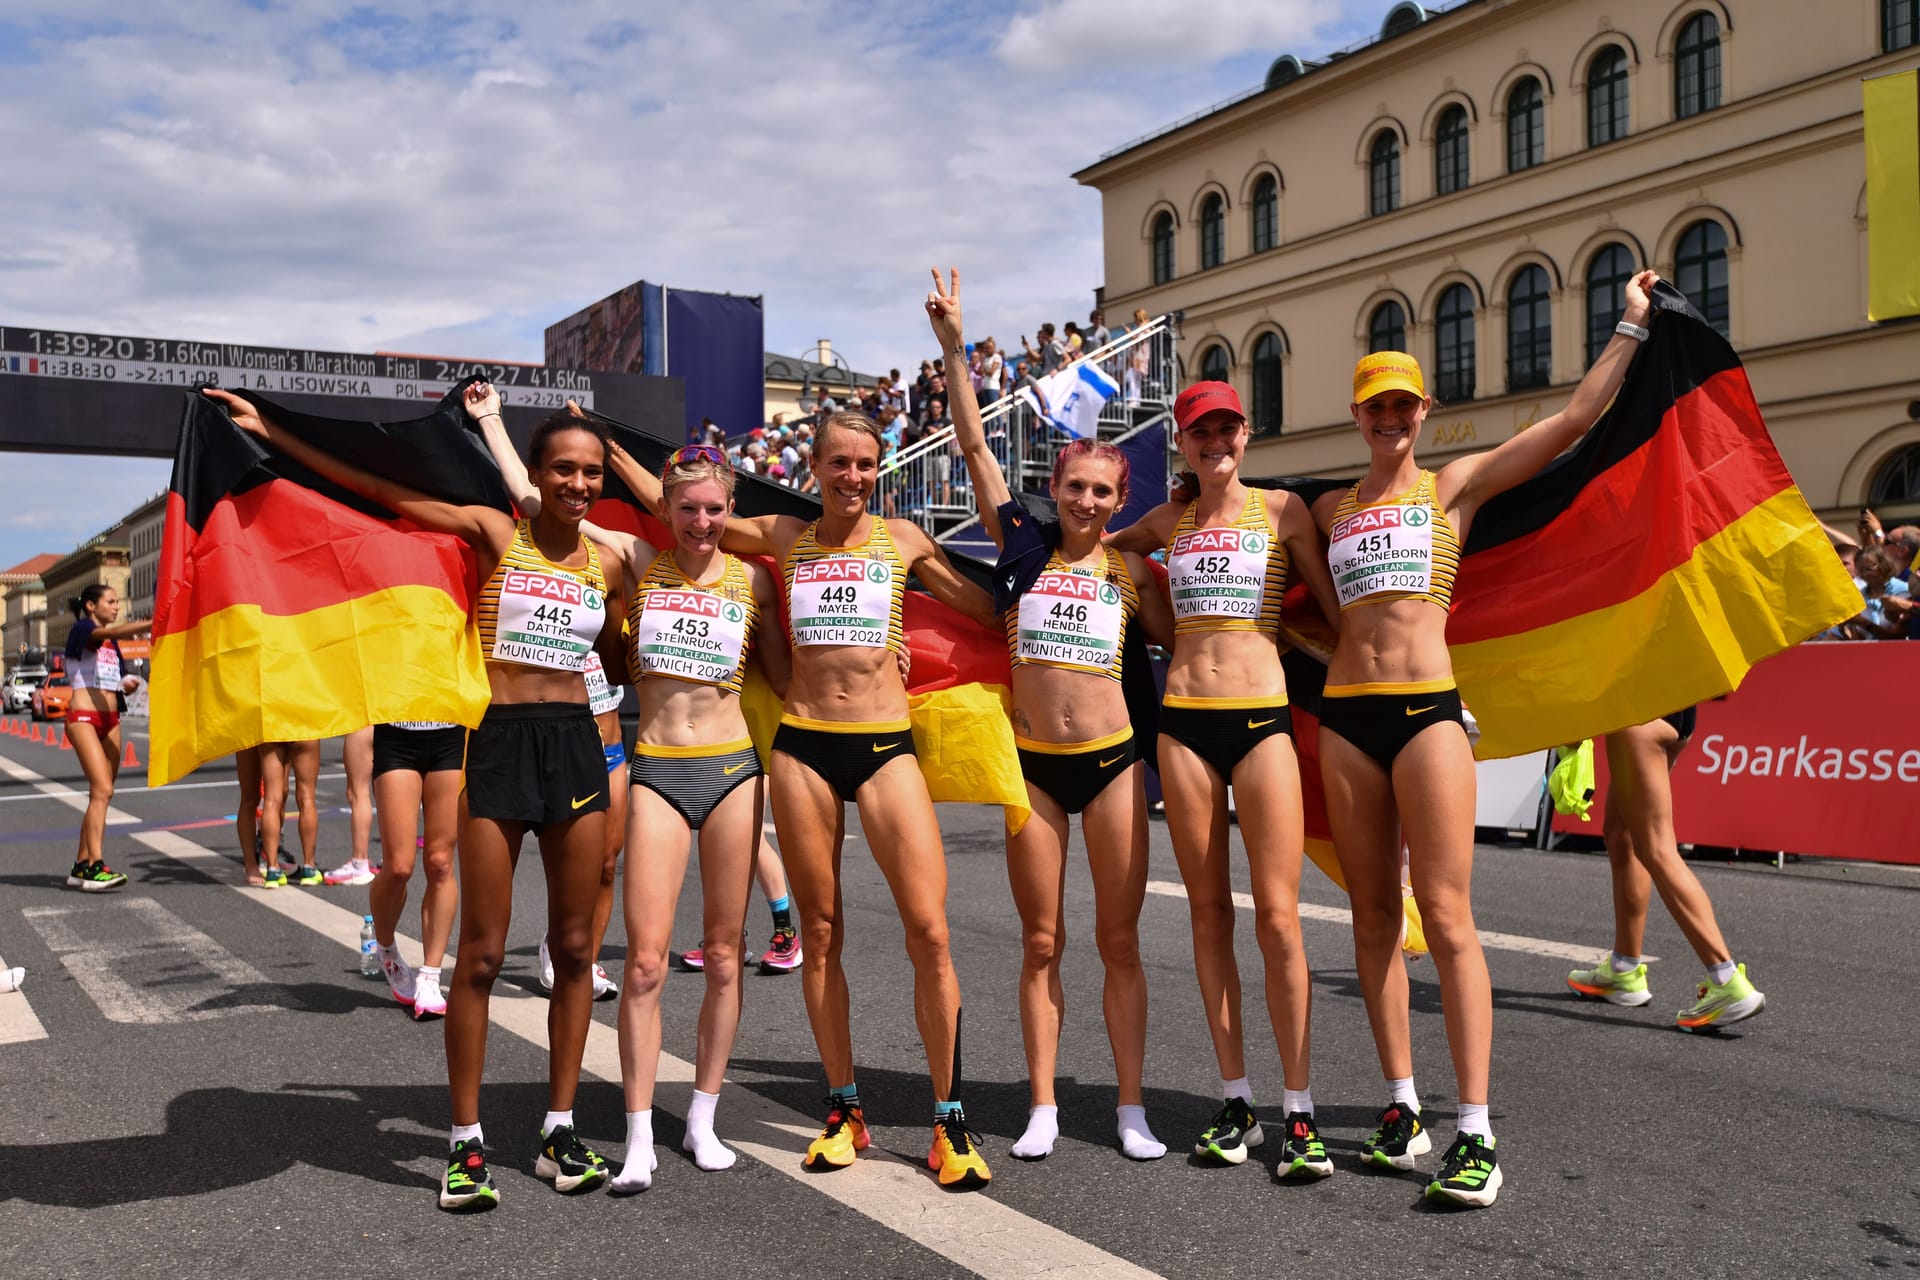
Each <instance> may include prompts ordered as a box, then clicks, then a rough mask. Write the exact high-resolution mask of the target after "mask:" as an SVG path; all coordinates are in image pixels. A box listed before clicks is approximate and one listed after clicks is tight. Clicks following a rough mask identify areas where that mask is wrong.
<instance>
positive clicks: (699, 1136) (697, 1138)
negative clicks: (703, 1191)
mask: <svg viewBox="0 0 1920 1280" xmlns="http://www.w3.org/2000/svg"><path fill="white" fill-rule="evenodd" d="M719 1101H720V1095H719V1094H717V1093H702V1092H700V1091H699V1090H698V1089H695V1090H694V1091H693V1105H692V1106H690V1107H688V1108H687V1135H686V1137H684V1138H682V1139H680V1149H681V1150H682V1151H691V1152H692V1153H693V1162H694V1163H695V1164H697V1165H699V1166H700V1167H701V1168H702V1169H705V1170H706V1171H707V1172H708V1173H718V1172H719V1171H720V1170H722V1169H731V1168H733V1161H734V1154H733V1151H732V1149H731V1148H730V1147H728V1146H727V1144H726V1143H724V1142H722V1141H720V1139H719V1138H717V1137H715V1136H714V1132H713V1109H714V1107H715V1106H716V1105H718V1103H719Z"/></svg>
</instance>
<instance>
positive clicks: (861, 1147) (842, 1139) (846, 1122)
mask: <svg viewBox="0 0 1920 1280" xmlns="http://www.w3.org/2000/svg"><path fill="white" fill-rule="evenodd" d="M871 1141H873V1139H872V1138H870V1137H868V1136H867V1116H866V1112H865V1111H863V1110H861V1107H860V1104H859V1102H857V1101H854V1102H849V1101H848V1100H847V1099H845V1098H840V1097H836V1096H835V1095H833V1094H828V1095H827V1123H826V1127H825V1128H823V1129H821V1130H820V1136H819V1137H817V1138H815V1139H814V1140H813V1141H812V1142H810V1143H808V1144H807V1158H806V1159H805V1160H803V1161H801V1164H802V1165H803V1166H804V1167H806V1168H808V1169H811V1170H812V1171H813V1172H815V1173H830V1172H832V1171H833V1170H835V1169H844V1168H846V1167H847V1166H848V1165H850V1164H852V1163H853V1158H854V1156H855V1155H856V1154H858V1153H859V1152H862V1151H865V1150H866V1149H867V1144H868V1143H869V1142H871Z"/></svg>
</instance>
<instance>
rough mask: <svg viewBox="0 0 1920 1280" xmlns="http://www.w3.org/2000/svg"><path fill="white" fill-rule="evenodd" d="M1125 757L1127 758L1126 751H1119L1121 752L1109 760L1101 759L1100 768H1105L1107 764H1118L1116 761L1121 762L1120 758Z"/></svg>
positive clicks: (1123, 758)
mask: <svg viewBox="0 0 1920 1280" xmlns="http://www.w3.org/2000/svg"><path fill="white" fill-rule="evenodd" d="M1126 758H1127V753H1126V752H1124V751H1122V752H1121V753H1120V754H1119V755H1117V756H1115V757H1114V758H1113V759H1111V760H1102V761H1101V762H1100V767H1101V768H1102V769H1105V768H1107V767H1108V766H1109V765H1115V764H1118V763H1120V762H1121V761H1122V760H1125V759H1126Z"/></svg>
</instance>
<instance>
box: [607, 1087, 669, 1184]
mask: <svg viewBox="0 0 1920 1280" xmlns="http://www.w3.org/2000/svg"><path fill="white" fill-rule="evenodd" d="M659 1167H660V1157H658V1156H656V1155H655V1154H654V1153H653V1108H652V1107H648V1108H647V1109H646V1110H645V1111H629V1112H627V1162H626V1163H625V1164H623V1165H621V1166H620V1172H619V1173H618V1174H616V1175H615V1176H614V1179H613V1190H615V1191H645V1190H646V1189H647V1188H648V1187H650V1186H652V1185H653V1171H654V1170H655V1169H658V1168H659Z"/></svg>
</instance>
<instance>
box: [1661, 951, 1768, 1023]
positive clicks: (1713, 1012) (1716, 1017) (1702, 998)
mask: <svg viewBox="0 0 1920 1280" xmlns="http://www.w3.org/2000/svg"><path fill="white" fill-rule="evenodd" d="M1694 997H1695V998H1694V1002H1693V1007H1692V1008H1690V1009H1682V1010H1681V1011H1680V1012H1679V1013H1676V1014H1674V1015H1673V1021H1674V1025H1676V1026H1678V1027H1679V1028H1680V1029H1681V1030H1682V1031H1718V1030H1719V1029H1720V1028H1721V1027H1724V1026H1727V1025H1729V1024H1730V1023H1735V1022H1741V1021H1744V1020H1746V1019H1747V1018H1751V1017H1753V1016H1754V1015H1756V1014H1758V1013H1759V1012H1760V1011H1761V1010H1762V1009H1765V1008H1766V1007H1767V997H1766V995H1765V994H1764V993H1763V992H1761V991H1759V990H1758V989H1756V988H1755V987H1754V985H1753V984H1752V983H1751V982H1749V981H1747V966H1745V965H1737V966H1735V968H1734V970H1733V976H1732V977H1731V978H1728V979H1727V980H1726V981H1725V982H1721V983H1716V982H1715V981H1714V980H1713V977H1712V975H1708V976H1707V977H1704V978H1702V979H1701V980H1700V985H1699V986H1697V987H1695V988H1694Z"/></svg>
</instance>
